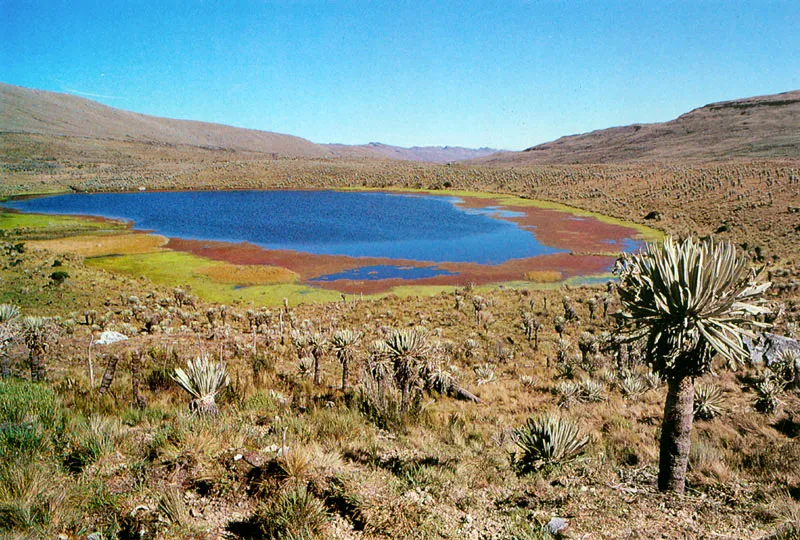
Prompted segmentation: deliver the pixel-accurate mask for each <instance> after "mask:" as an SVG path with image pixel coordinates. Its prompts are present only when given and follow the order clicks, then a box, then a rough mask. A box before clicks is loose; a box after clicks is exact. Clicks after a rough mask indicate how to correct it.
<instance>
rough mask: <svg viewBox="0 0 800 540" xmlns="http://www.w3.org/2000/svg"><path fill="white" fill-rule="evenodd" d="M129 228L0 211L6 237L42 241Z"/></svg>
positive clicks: (0, 231) (75, 218)
mask: <svg viewBox="0 0 800 540" xmlns="http://www.w3.org/2000/svg"><path fill="white" fill-rule="evenodd" d="M126 227H127V226H126V225H125V223H123V222H121V221H112V220H98V219H90V218H85V217H79V216H61V215H50V214H21V213H17V212H7V211H3V210H0V234H2V235H3V236H6V237H24V239H25V240H40V239H46V238H57V237H62V236H72V235H76V234H86V233H92V232H104V231H120V230H124V229H125V228H126Z"/></svg>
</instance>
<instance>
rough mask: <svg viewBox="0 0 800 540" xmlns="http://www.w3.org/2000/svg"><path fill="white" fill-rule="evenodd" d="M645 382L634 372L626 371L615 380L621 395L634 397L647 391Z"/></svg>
mask: <svg viewBox="0 0 800 540" xmlns="http://www.w3.org/2000/svg"><path fill="white" fill-rule="evenodd" d="M647 386H648V385H647V383H646V382H645V381H644V379H642V378H641V377H640V376H639V375H637V374H635V373H626V374H625V375H623V376H622V377H620V379H619V380H618V381H617V387H618V388H619V390H620V392H622V395H623V396H625V397H626V398H629V399H634V398H637V397H639V396H641V395H642V394H644V393H645V392H647Z"/></svg>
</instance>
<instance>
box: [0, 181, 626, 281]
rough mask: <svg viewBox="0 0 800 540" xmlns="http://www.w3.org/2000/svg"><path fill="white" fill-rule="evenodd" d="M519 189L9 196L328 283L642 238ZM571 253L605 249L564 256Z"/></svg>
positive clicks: (443, 276)
mask: <svg viewBox="0 0 800 540" xmlns="http://www.w3.org/2000/svg"><path fill="white" fill-rule="evenodd" d="M518 201H520V204H519V206H517V205H511V204H508V203H507V201H499V200H494V199H492V198H486V197H481V198H477V197H474V198H473V197H468V196H465V197H461V196H459V197H455V196H439V195H430V194H417V193H413V194H412V193H387V192H361V191H324V190H322V191H300V190H297V191H284V190H275V191H196V192H136V193H95V194H67V195H57V196H48V197H37V198H32V199H20V200H13V201H10V202H7V203H4V205H5V206H7V207H10V208H13V209H17V210H19V211H24V212H35V213H47V214H74V215H86V216H102V217H106V218H112V219H121V220H126V221H128V222H130V223H131V225H132V227H133V228H134V229H137V230H146V231H152V232H155V233H158V234H161V235H163V236H166V237H168V238H170V239H172V241H171V242H170V245H169V246H168V247H170V248H172V249H176V250H179V251H187V252H191V253H195V254H199V255H202V256H205V257H209V258H212V259H217V260H226V261H230V262H234V263H235V264H273V265H279V266H282V267H285V268H290V269H291V270H293V271H295V272H298V273H299V274H300V275H301V276H302V277H303V279H304V280H305V281H306V282H307V283H309V284H314V285H317V286H323V287H325V286H335V285H336V284H337V283H339V284H340V285H341V284H342V283H344V282H357V283H364V282H380V281H387V282H393V283H395V282H398V281H418V282H421V283H448V282H451V283H452V282H457V281H459V279H458V277H459V276H460V277H461V278H464V279H465V278H469V279H470V280H471V281H473V282H474V281H475V280H476V279H477V281H478V282H480V281H484V280H482V279H480V278H479V274H481V268H483V269H485V271H484V272H483V273H485V274H486V275H487V276H489V277H490V278H491V279H492V280H501V281H502V280H507V279H506V278H508V277H510V276H512V275H513V276H516V278H515V279H525V275H526V273H528V274H530V273H531V272H536V271H551V272H552V271H557V272H559V273H560V274H561V275H562V276H564V277H569V276H572V275H580V274H591V273H598V272H603V271H607V270H608V268H609V267H610V266H611V264H613V257H610V256H609V255H608V254H609V253H618V252H620V251H630V250H633V249H636V248H637V247H638V246H639V245H640V244H641V242H639V241H638V240H636V232H637V231H635V230H633V229H628V228H625V227H623V226H619V225H614V224H608V223H604V222H602V221H600V220H598V219H596V218H594V217H586V216H576V215H573V214H571V213H568V212H564V211H557V210H552V209H546V208H544V209H543V208H538V207H534V206H525V205H524V204H523V203H524V202H525V201H523V200H522V199H518ZM245 246H246V247H245ZM254 246H256V247H257V248H258V251H254V250H253V248H254ZM245 252H246V253H248V255H247V256H246V257H245V256H244V255H243V253H245ZM259 252H261V255H258V253H259ZM575 253H579V254H581V255H588V256H590V257H591V256H594V257H598V256H602V257H604V260H603V261H602V263H599V262H598V261H597V260H583V261H581V260H579V259H581V257H574V256H572V257H570V259H564V256H569V255H570V254H573V255H574V254H575ZM237 254H238V255H237ZM292 254H294V256H292ZM584 259H585V257H584ZM303 261H305V263H304V262H303ZM320 261H324V262H325V264H320V263H319V262H320ZM309 262H311V263H313V264H309ZM523 262H524V264H523ZM587 263H590V264H588V266H587ZM567 264H569V266H570V267H569V268H567V267H565V266H566V265H567ZM504 269H505V271H502V270H504ZM528 277H530V276H528ZM487 279H488V278H487ZM372 288H373V289H374V286H373V287H372Z"/></svg>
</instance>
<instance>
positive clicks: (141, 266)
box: [86, 251, 341, 305]
mask: <svg viewBox="0 0 800 540" xmlns="http://www.w3.org/2000/svg"><path fill="white" fill-rule="evenodd" d="M215 264H219V265H223V264H226V263H222V262H218V261H212V260H210V259H205V258H203V257H198V256H196V255H192V254H189V253H182V252H177V251H163V252H157V253H142V254H133V255H120V256H115V257H94V258H91V259H86V265H87V266H93V267H96V268H102V269H104V270H108V271H111V272H119V273H122V274H127V275H130V276H134V277H138V276H145V277H146V278H148V279H149V280H150V281H152V282H153V283H157V284H160V285H166V286H171V287H177V286H182V287H185V288H187V289H188V290H190V291H191V293H192V294H195V295H197V296H199V297H201V298H203V299H205V300H208V301H210V302H218V303H225V304H233V303H237V302H241V303H245V304H247V303H253V304H257V305H278V304H280V303H281V302H283V299H284V298H287V299H288V300H289V302H291V303H293V304H298V303H301V302H328V301H332V300H338V299H340V298H341V295H340V293H339V292H337V291H330V290H326V289H318V288H315V287H309V286H307V285H303V284H298V283H278V284H274V285H253V286H249V287H237V286H236V285H232V284H228V283H218V282H215V281H213V280H212V279H210V278H209V277H208V275H206V274H204V273H201V272H200V271H199V270H202V269H207V268H208V267H209V265H215Z"/></svg>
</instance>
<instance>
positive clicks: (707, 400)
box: [694, 383, 725, 420]
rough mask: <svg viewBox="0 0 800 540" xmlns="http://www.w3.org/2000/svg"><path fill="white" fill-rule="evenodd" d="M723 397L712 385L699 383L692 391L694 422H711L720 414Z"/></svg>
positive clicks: (718, 388)
mask: <svg viewBox="0 0 800 540" xmlns="http://www.w3.org/2000/svg"><path fill="white" fill-rule="evenodd" d="M724 401H725V396H724V394H723V392H722V389H721V388H720V387H719V386H717V385H716V384H714V383H700V384H698V385H697V386H696V387H695V389H694V418H695V420H711V419H713V418H714V417H716V416H719V414H720V413H721V412H722V404H723V402H724Z"/></svg>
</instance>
